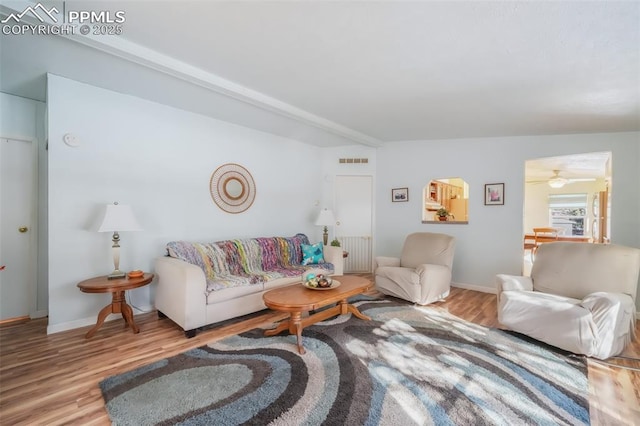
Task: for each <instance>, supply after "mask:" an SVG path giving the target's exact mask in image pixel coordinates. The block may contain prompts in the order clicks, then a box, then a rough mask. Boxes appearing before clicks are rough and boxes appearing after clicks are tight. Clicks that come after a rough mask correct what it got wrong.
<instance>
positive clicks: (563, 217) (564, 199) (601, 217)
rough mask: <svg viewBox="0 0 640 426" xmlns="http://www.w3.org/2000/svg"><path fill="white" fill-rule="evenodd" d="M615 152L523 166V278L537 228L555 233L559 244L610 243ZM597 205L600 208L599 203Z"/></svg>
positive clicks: (541, 160) (549, 159)
mask: <svg viewBox="0 0 640 426" xmlns="http://www.w3.org/2000/svg"><path fill="white" fill-rule="evenodd" d="M611 161H612V158H611V152H589V153H582V154H572V155H565V156H558V157H547V158H537V159H531V160H527V161H526V162H525V184H524V186H525V187H524V209H523V230H524V235H523V241H524V242H525V244H524V245H523V250H524V256H523V273H524V274H525V275H529V274H530V271H531V267H532V264H533V260H534V258H535V256H534V255H533V253H532V252H531V250H532V248H531V247H532V246H531V244H526V243H527V242H531V240H532V236H533V229H534V228H555V229H556V230H557V235H558V237H557V238H558V239H560V240H564V241H573V242H595V243H606V242H608V236H609V235H610V226H611V225H610V223H611V222H610V219H609V218H610V217H611V216H610V211H611V204H610V202H609V200H610V194H611V190H612V175H611V170H612V169H611ZM594 203H595V204H597V206H596V205H595V204H594Z"/></svg>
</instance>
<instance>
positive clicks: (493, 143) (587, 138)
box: [376, 132, 640, 310]
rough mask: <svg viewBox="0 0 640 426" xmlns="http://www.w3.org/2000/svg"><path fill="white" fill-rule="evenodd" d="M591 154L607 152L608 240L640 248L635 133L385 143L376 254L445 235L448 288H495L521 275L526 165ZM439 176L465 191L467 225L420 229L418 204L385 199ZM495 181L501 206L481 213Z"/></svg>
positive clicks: (638, 136) (639, 138)
mask: <svg viewBox="0 0 640 426" xmlns="http://www.w3.org/2000/svg"><path fill="white" fill-rule="evenodd" d="M596 151H612V165H613V187H612V206H613V210H612V218H611V240H612V242H613V243H616V244H623V245H627V246H632V247H640V189H639V187H640V133H638V132H629V133H609V134H586V135H582V134H580V135H558V136H523V137H505V138H482V139H480V138H478V139H459V140H446V141H411V142H394V143H390V144H387V145H386V146H385V147H383V148H380V149H379V150H378V155H377V171H376V178H377V181H378V185H377V187H376V191H377V195H378V197H377V202H376V216H377V223H376V247H377V252H376V254H378V255H398V254H399V253H400V249H401V247H402V242H403V241H404V237H405V236H406V235H407V234H408V233H410V232H420V231H422V232H443V233H447V234H450V235H453V236H455V237H456V238H457V247H456V257H455V261H454V271H453V281H454V282H457V283H462V284H467V285H469V286H470V287H472V288H473V287H474V286H476V287H481V288H485V289H493V288H494V280H495V275H496V274H498V273H506V274H520V272H521V270H522V235H523V221H522V215H523V201H524V166H525V161H526V160H528V159H533V158H540V157H553V156H558V155H568V154H575V153H584V152H596ZM442 176H459V177H461V178H462V179H464V180H465V181H466V182H467V183H468V184H469V191H470V194H469V224H468V225H454V224H446V223H445V224H422V223H421V206H420V204H421V197H410V200H409V202H408V203H392V202H391V201H390V200H389V198H388V197H387V194H388V193H389V191H390V190H391V188H394V187H406V186H408V187H409V192H410V193H413V194H419V193H420V191H421V189H422V188H423V187H424V185H426V183H427V182H428V181H429V180H431V179H433V178H438V177H442ZM499 182H504V183H505V205H504V206H485V205H484V200H483V191H484V185H485V184H487V183H499ZM639 294H640V292H639ZM637 304H638V306H639V307H640V299H639V300H638V301H637ZM639 310H640V309H639Z"/></svg>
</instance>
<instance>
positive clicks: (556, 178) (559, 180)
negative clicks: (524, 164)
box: [527, 170, 596, 189]
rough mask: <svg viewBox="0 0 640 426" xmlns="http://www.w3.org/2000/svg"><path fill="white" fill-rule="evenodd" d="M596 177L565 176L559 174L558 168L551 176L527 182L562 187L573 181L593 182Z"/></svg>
mask: <svg viewBox="0 0 640 426" xmlns="http://www.w3.org/2000/svg"><path fill="white" fill-rule="evenodd" d="M595 180H596V178H565V177H562V176H560V170H554V171H553V176H551V177H550V178H549V179H546V180H533V181H528V182H527V183H545V182H546V183H547V184H549V186H550V187H551V188H556V189H557V188H562V187H563V186H565V185H566V184H568V183H573V182H593V181H595Z"/></svg>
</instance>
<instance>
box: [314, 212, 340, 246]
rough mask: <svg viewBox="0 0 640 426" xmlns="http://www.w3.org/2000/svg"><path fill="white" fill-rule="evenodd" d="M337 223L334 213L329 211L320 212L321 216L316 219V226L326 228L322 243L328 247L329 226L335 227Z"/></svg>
mask: <svg viewBox="0 0 640 426" xmlns="http://www.w3.org/2000/svg"><path fill="white" fill-rule="evenodd" d="M335 223H336V219H335V218H334V217H333V211H331V210H329V209H324V210H320V214H319V215H318V218H317V219H316V225H318V226H324V231H323V233H322V241H323V243H324V245H325V246H326V245H327V244H328V243H329V230H328V228H327V226H329V225H334V224H335Z"/></svg>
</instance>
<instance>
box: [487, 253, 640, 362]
mask: <svg viewBox="0 0 640 426" xmlns="http://www.w3.org/2000/svg"><path fill="white" fill-rule="evenodd" d="M639 273H640V249H637V248H632V247H624V246H619V245H613V244H611V245H603V244H589V243H573V242H553V243H545V244H542V245H540V247H539V248H538V250H537V251H536V259H535V262H534V263H533V268H532V270H531V276H530V277H525V276H514V275H504V274H501V275H497V277H496V284H497V287H498V321H499V322H500V323H501V324H502V325H504V326H506V327H507V328H509V329H511V330H513V331H517V332H519V333H522V334H526V335H528V336H531V337H533V338H534V339H537V340H540V341H542V342H545V343H548V344H550V345H552V346H556V347H558V348H561V349H564V350H566V351H569V352H573V353H577V354H584V355H587V356H590V357H594V358H599V359H606V358H609V357H611V356H614V355H617V354H619V353H620V352H622V351H623V350H624V348H625V346H626V345H627V344H628V343H629V342H630V341H631V340H633V338H634V332H635V310H636V306H635V299H636V292H637V285H638V274H639Z"/></svg>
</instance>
